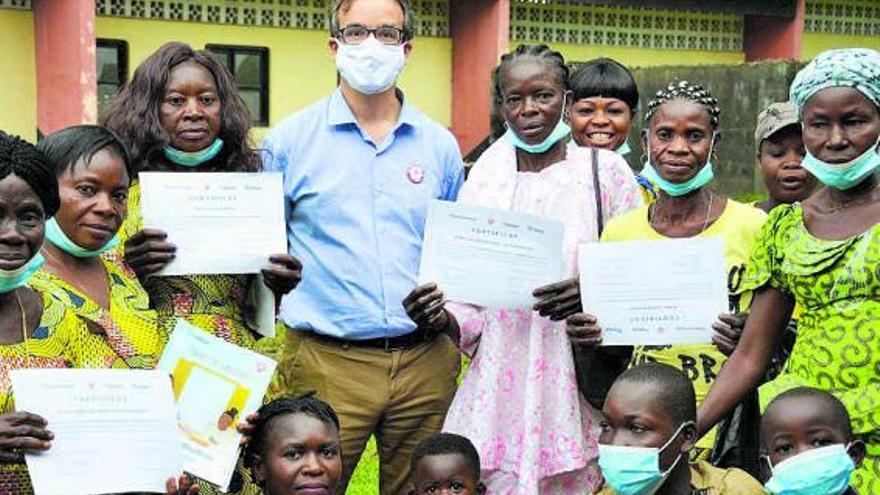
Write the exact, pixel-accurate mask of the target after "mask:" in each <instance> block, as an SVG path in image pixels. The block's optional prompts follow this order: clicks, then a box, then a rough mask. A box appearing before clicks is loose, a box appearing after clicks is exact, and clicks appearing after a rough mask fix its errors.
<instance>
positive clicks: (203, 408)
mask: <svg viewBox="0 0 880 495" xmlns="http://www.w3.org/2000/svg"><path fill="white" fill-rule="evenodd" d="M275 365H276V363H275V361H273V360H271V359H269V358H268V357H266V356H263V355H262V354H258V353H256V352H253V351H249V350H247V349H244V348H241V347H238V346H236V345H234V344H230V343H228V342H225V341H224V340H222V339H218V338H217V337H214V336H213V335H210V334H208V333H207V332H204V331H202V330H200V329H198V328H196V327H194V326H192V325H190V324H189V323H187V322H186V321H184V320H178V322H177V325H176V326H175V328H174V333H173V334H172V335H171V339H170V340H169V342H168V346H167V347H166V348H165V352H164V353H163V354H162V358H161V359H160V360H159V364H158V366H157V368H158V369H160V370H162V371H165V372H166V373H168V374H170V375H171V377H172V381H173V384H174V387H173V388H174V400H175V404H176V406H177V420H178V426H179V430H180V437H181V443H182V446H183V469H184V470H185V471H187V472H189V473H191V474H194V475H196V476H198V477H200V478H202V479H205V480H207V481H210V482H211V483H214V484H216V485H217V486H219V487H220V489H221V490H222V491H226V489H227V488H228V485H229V482H230V481H231V479H232V473H233V471H234V469H235V463H236V461H237V460H238V446H239V441H240V440H241V434H239V433H238V431H237V430H236V428H235V425H236V424H238V423H239V422H240V421H242V420H243V418H245V417H246V416H247V415H248V414H250V413H251V412H254V411H256V410H257V409H258V408H259V406H260V404H261V403H262V400H263V395H264V394H265V393H266V389H267V388H268V386H269V381H270V380H271V379H272V373H273V372H274V371H275Z"/></svg>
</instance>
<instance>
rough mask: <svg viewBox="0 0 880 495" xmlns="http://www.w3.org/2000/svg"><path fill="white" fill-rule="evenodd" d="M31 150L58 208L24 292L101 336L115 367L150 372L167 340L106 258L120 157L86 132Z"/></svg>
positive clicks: (123, 170)
mask: <svg viewBox="0 0 880 495" xmlns="http://www.w3.org/2000/svg"><path fill="white" fill-rule="evenodd" d="M37 148H38V149H39V150H40V151H42V152H43V153H44V154H45V155H46V157H47V158H48V160H49V164H50V165H51V166H53V167H54V168H55V172H56V175H57V178H58V188H59V195H60V197H61V207H60V208H59V210H58V212H57V213H56V214H55V216H53V217H52V218H50V219H49V220H48V221H47V222H46V240H47V241H48V242H46V243H44V244H43V248H42V250H41V254H43V255H44V257H45V258H46V264H45V265H44V266H43V269H42V270H40V271H38V272H37V273H36V274H35V275H34V277H33V278H32V279H31V282H30V283H31V286H32V287H34V288H35V289H37V290H39V291H40V292H43V293H47V294H51V295H52V296H53V297H54V298H55V299H57V300H58V301H59V302H61V303H63V304H65V305H66V306H67V307H68V308H70V310H71V311H73V313H75V314H76V315H77V316H78V317H80V318H81V319H82V320H83V321H85V322H86V325H87V326H88V327H89V328H90V330H91V331H92V333H94V334H95V335H100V336H102V337H103V338H104V340H105V342H107V345H108V346H109V347H110V348H111V349H113V351H114V352H115V353H116V355H118V356H119V360H120V361H121V362H120V363H119V365H121V366H126V367H129V368H143V369H152V368H154V367H155V366H156V362H157V361H158V359H159V356H160V354H161V353H162V347H163V346H164V343H165V341H166V340H167V335H165V334H164V333H160V332H159V329H158V327H157V322H156V312H155V311H154V310H152V309H150V300H149V297H148V296H147V293H146V291H145V290H144V288H143V287H142V286H141V284H140V282H139V281H138V279H137V277H136V276H135V275H134V272H132V271H131V269H130V268H128V266H127V265H126V264H125V263H124V262H123V261H122V257H121V256H120V255H119V254H118V253H116V252H115V251H113V248H114V247H115V246H116V245H117V244H118V242H119V241H118V237H117V232H118V231H119V229H120V228H121V227H122V222H123V221H124V220H125V215H126V209H127V199H128V188H129V185H130V183H131V174H130V168H129V159H128V153H127V152H126V151H125V148H124V147H123V145H122V143H121V142H120V141H119V139H118V138H117V137H116V136H115V135H114V134H113V133H112V132H110V131H108V130H107V129H104V128H103V127H99V126H94V125H79V126H73V127H68V128H67V129H64V130H61V131H58V132H56V133H54V134H51V135H49V136H47V137H46V138H45V139H43V141H41V142H40V144H39V145H38V146H37Z"/></svg>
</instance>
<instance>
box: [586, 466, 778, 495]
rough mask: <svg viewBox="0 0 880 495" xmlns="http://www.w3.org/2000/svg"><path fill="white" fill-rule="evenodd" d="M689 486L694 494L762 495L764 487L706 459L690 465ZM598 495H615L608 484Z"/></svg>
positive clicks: (736, 470)
mask: <svg viewBox="0 0 880 495" xmlns="http://www.w3.org/2000/svg"><path fill="white" fill-rule="evenodd" d="M690 468H691V487H692V488H693V489H694V490H693V493H694V494H696V495H764V494H765V493H766V492H764V487H763V486H761V484H760V483H758V480H756V479H755V478H752V477H751V476H750V475H749V473H747V472H745V471H743V470H741V469H736V468H731V469H721V468H717V467H715V466H713V465H711V464H709V463H708V462H706V461H699V462H696V463H693V464H691V465H690ZM599 493H600V495H617V493H616V492H615V491H614V490H613V489H612V488H611V487H609V486H606V487H604V488H603V489H602V491H601V492H599Z"/></svg>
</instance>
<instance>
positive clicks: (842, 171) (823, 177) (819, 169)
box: [801, 136, 880, 191]
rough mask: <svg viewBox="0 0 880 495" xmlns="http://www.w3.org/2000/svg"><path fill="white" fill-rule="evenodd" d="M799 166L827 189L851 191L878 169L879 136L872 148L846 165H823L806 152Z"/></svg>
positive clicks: (879, 165)
mask: <svg viewBox="0 0 880 495" xmlns="http://www.w3.org/2000/svg"><path fill="white" fill-rule="evenodd" d="M801 165H802V166H803V167H804V168H805V169H807V171H808V172H810V173H811V174H813V175H814V176H815V177H816V178H817V179H819V182H821V183H822V184H825V185H826V186H828V187H833V188H834V189H837V190H840V191H846V190H847V189H852V188H853V187H855V186H857V185H859V184H860V183H861V182H862V181H863V180H865V178H866V177H868V176H869V175H871V174H873V173H874V172H875V171H876V170H877V169H878V168H880V136H878V138H877V142H876V143H874V146H871V147H870V148H868V149H867V150H866V151H865V152H864V153H862V154H861V155H859V156H857V157H855V158H854V159H853V160H850V161H848V162H846V163H825V162H823V161H822V160H820V159H818V158H816V157H815V156H813V155H811V154H810V152H809V151H807V154H806V156H804V160H803V161H802V162H801Z"/></svg>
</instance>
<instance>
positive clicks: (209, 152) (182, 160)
mask: <svg viewBox="0 0 880 495" xmlns="http://www.w3.org/2000/svg"><path fill="white" fill-rule="evenodd" d="M222 149H223V140H222V139H220V138H217V139H215V140H214V142H213V143H211V146H208V147H207V148H205V149H203V150H200V151H193V152H189V151H180V150H179V149H177V148H172V147H171V146H163V147H162V151H163V152H164V153H165V158H167V159H168V160H169V161H170V162H171V163H176V164H177V165H180V166H183V167H198V166H199V165H202V164H203V163H206V162H208V161H210V160H211V159H213V158H214V157H215V156H217V153H220V150H222Z"/></svg>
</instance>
